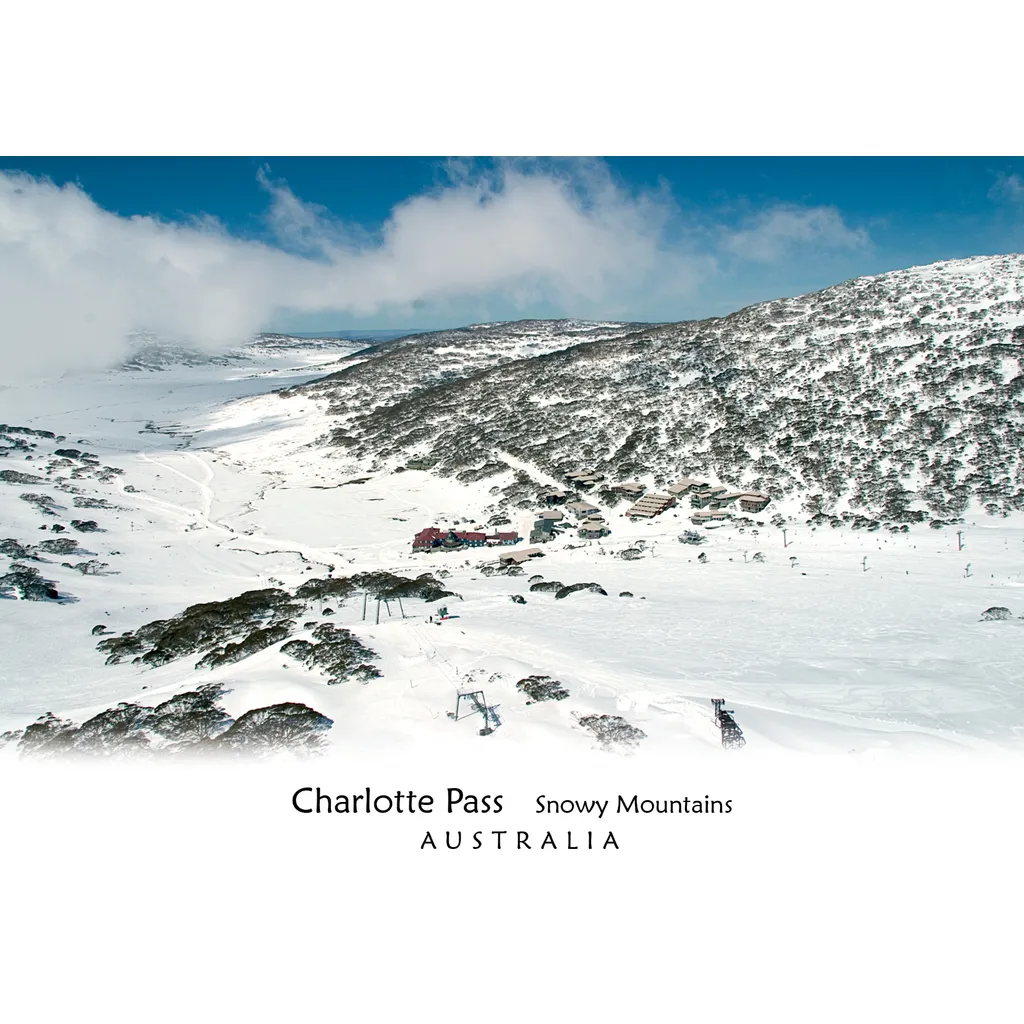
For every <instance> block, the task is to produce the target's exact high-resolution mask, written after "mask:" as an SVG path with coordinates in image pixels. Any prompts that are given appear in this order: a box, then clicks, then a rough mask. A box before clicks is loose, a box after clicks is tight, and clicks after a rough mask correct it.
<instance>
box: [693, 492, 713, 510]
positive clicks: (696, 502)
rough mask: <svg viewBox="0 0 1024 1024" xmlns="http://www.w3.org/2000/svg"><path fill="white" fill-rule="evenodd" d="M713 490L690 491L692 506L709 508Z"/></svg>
mask: <svg viewBox="0 0 1024 1024" xmlns="http://www.w3.org/2000/svg"><path fill="white" fill-rule="evenodd" d="M711 500H712V499H711V491H710V490H707V491H692V492H691V493H690V508H707V506H708V505H710V504H711Z"/></svg>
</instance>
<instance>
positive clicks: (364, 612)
mask: <svg viewBox="0 0 1024 1024" xmlns="http://www.w3.org/2000/svg"><path fill="white" fill-rule="evenodd" d="M366 597H367V594H366V591H365V590H364V591H363V622H365V621H366Z"/></svg>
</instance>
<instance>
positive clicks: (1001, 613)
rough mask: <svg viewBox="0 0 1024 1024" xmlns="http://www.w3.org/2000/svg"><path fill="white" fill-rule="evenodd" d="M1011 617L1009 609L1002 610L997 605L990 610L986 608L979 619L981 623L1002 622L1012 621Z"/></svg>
mask: <svg viewBox="0 0 1024 1024" xmlns="http://www.w3.org/2000/svg"><path fill="white" fill-rule="evenodd" d="M1012 618H1013V615H1011V614H1010V609H1009V608H1002V607H1000V606H999V605H994V606H993V607H991V608H986V609H985V610H984V611H983V612H982V613H981V619H982V621H983V622H1002V621H1004V620H1005V619H1012Z"/></svg>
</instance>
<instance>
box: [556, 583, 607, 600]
mask: <svg viewBox="0 0 1024 1024" xmlns="http://www.w3.org/2000/svg"><path fill="white" fill-rule="evenodd" d="M580 590H589V591H591V592H593V593H595V594H602V595H603V596H604V597H607V596H608V591H607V590H605V589H604V588H603V587H601V586H599V585H598V584H597V583H573V584H572V586H569V587H562V589H561V590H559V591H557V592H556V594H555V600H561V599H562V598H563V597H568V596H569V595H570V594H575V593H577V592H578V591H580Z"/></svg>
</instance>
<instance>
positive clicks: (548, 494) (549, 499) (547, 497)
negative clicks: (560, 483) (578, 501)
mask: <svg viewBox="0 0 1024 1024" xmlns="http://www.w3.org/2000/svg"><path fill="white" fill-rule="evenodd" d="M540 500H541V501H543V502H544V504H545V505H562V504H564V503H565V502H567V501H568V500H569V492H568V491H559V490H557V489H554V490H550V491H544V493H543V494H541V496H540Z"/></svg>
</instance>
